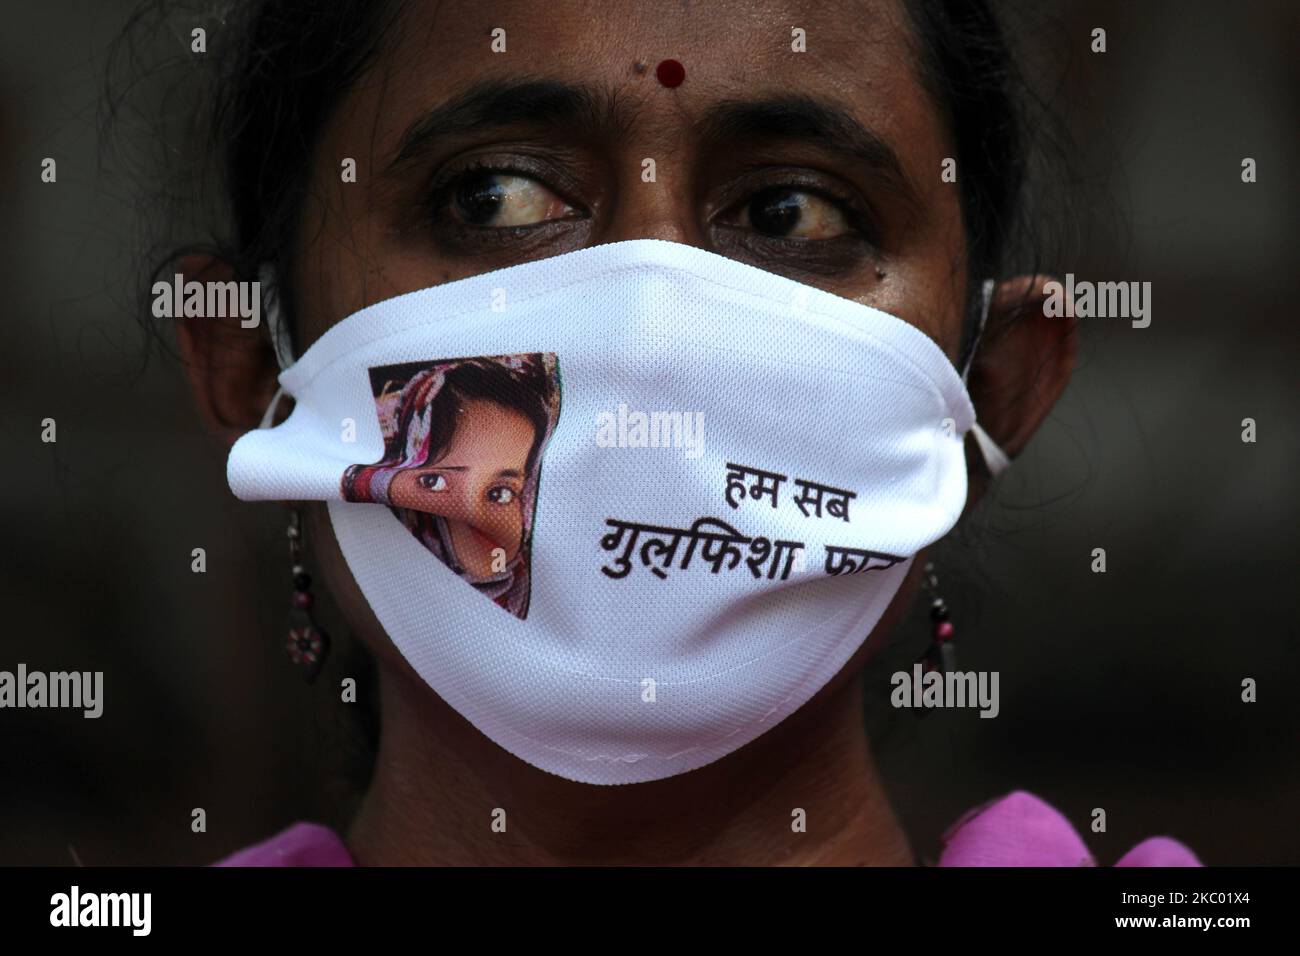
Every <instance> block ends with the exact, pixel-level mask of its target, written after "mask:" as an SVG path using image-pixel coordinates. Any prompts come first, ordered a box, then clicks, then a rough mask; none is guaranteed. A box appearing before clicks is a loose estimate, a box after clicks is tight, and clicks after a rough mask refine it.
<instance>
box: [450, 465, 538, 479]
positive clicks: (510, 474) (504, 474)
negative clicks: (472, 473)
mask: <svg viewBox="0 0 1300 956" xmlns="http://www.w3.org/2000/svg"><path fill="white" fill-rule="evenodd" d="M429 467H430V468H433V469H434V470H436V471H469V466H468V465H430V466H429ZM523 476H524V473H523V472H521V471H519V470H518V469H515V468H502V469H501V470H500V471H498V472H497V477H498V478H522V477H523Z"/></svg>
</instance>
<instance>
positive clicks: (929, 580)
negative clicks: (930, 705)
mask: <svg viewBox="0 0 1300 956" xmlns="http://www.w3.org/2000/svg"><path fill="white" fill-rule="evenodd" d="M921 586H922V587H924V588H925V592H926V594H928V595H929V596H930V621H931V622H932V623H933V624H934V631H933V638H934V639H933V640H932V641H931V642H930V646H929V647H928V648H927V649H926V651H925V653H924V654H922V655H921V658H920V660H918V661H917V663H918V664H920V665H921V669H922V671H923V672H926V673H928V672H929V671H938V672H939V673H940V674H946V673H949V672H951V671H954V670H956V668H957V649H956V648H955V647H954V646H953V641H952V637H953V633H954V630H953V626H952V621H950V620H948V604H947V602H945V601H944V599H943V598H942V597H940V596H939V576H938V575H937V574H935V573H934V564H933V563H932V562H928V561H927V562H926V565H925V567H924V568H922V569H921Z"/></svg>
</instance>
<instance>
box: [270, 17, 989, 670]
mask: <svg viewBox="0 0 1300 956" xmlns="http://www.w3.org/2000/svg"><path fill="white" fill-rule="evenodd" d="M796 27H797V28H799V29H800V30H801V31H803V36H804V37H806V51H807V52H794V51H793V50H792V43H794V42H795V36H794V34H792V30H793V28H796ZM497 28H500V29H503V30H504V31H505V50H504V52H493V31H494V30H496V29H497ZM909 29H910V28H909V26H908V25H907V22H906V20H905V18H904V13H903V11H902V9H901V8H900V7H899V6H898V5H897V4H895V3H893V2H884V0H853V2H847V0H843V2H841V0H816V2H812V0H808V2H800V0H730V2H727V3H689V2H683V0H639V2H638V3H636V4H635V5H632V4H627V5H623V4H610V5H602V7H601V10H600V17H594V16H593V15H592V8H591V6H590V5H588V4H579V3H556V2H555V0H510V2H494V0H460V2H443V3H426V2H418V0H416V2H412V3H410V4H408V5H407V7H406V8H405V9H404V11H403V12H402V14H401V18H400V20H399V22H398V25H397V27H396V29H394V30H392V31H390V32H389V33H388V35H387V38H386V39H385V41H384V44H383V45H382V47H381V52H380V53H379V55H378V57H377V59H376V61H375V63H374V65H373V66H372V68H371V69H370V71H369V72H368V73H367V74H366V75H365V76H364V77H363V78H362V80H361V81H360V83H359V84H358V85H357V87H356V88H355V89H354V90H353V91H352V92H351V93H349V94H348V95H347V96H346V97H345V98H344V100H343V102H342V103H341V105H340V107H339V108H338V109H337V111H336V112H335V114H334V115H333V116H332V117H331V119H330V120H329V121H328V123H327V125H326V127H325V129H324V132H323V136H322V138H321V140H320V142H319V144H318V146H317V148H316V150H315V154H314V158H313V164H312V168H311V171H310V175H311V183H310V184H309V188H308V199H307V201H306V204H305V208H304V212H303V216H302V220H301V223H300V227H299V230H298V240H297V241H298V248H299V256H298V257H297V260H296V261H297V265H296V273H295V275H294V281H295V283H296V290H297V292H298V295H297V299H296V302H297V305H298V313H297V321H298V323H299V336H300V339H301V341H300V343H299V346H300V348H303V349H305V348H306V347H307V346H309V345H310V344H311V343H312V342H313V341H314V340H315V339H316V338H318V337H319V336H320V335H321V334H322V333H323V332H324V331H325V330H326V329H327V328H329V327H330V326H331V325H333V324H334V323H336V322H339V321H340V320H342V319H343V318H345V317H346V316H348V315H350V314H351V313H353V312H355V311H356V310H358V309H360V308H362V307H364V306H366V305H368V304H371V303H374V302H377V301H380V300H383V299H386V298H389V297H391V296H395V295H398V294H401V293H405V292H409V291H412V290H415V289H421V288H425V287H427V286H430V285H435V284H439V283H443V282H449V281H452V280H455V279H460V278H464V277H467V276H471V275H475V274H478V273H482V272H486V271H488V270H492V269H499V268H502V267H506V266H510V265H514V264H517V263H520V262H524V261H527V260H532V259H539V258H544V257H549V256H554V255H558V254H561V253H564V252H567V251H570V250H574V249H578V248H581V247H584V246H591V245H596V244H600V243H607V242H615V241H619V240H626V239H636V238H657V239H665V240H670V241H673V242H679V243H686V244H690V245H694V246H698V247H701V248H704V249H707V250H710V251H714V252H717V253H719V254H722V255H725V256H729V257H732V258H735V259H738V260H742V261H744V262H746V263H749V264H752V265H754V266H757V267H759V268H762V269H765V270H768V271H770V272H775V273H779V274H782V275H784V276H787V277H789V278H792V279H794V280H797V281H800V282H803V283H806V284H809V285H813V286H817V287H820V288H822V289H825V290H828V291H831V292H833V293H836V294H838V295H840V296H843V297H846V298H850V299H854V300H856V301H859V302H862V303H866V304H869V305H872V306H875V307H877V308H879V309H882V310H884V311H886V312H889V313H892V314H893V315H896V316H899V317H900V318H902V319H903V320H904V321H906V322H909V323H911V324H912V325H914V326H916V327H917V328H919V329H921V330H922V331H924V332H925V333H926V334H928V335H929V336H931V337H932V338H933V339H934V340H935V341H936V342H937V343H938V344H939V345H940V346H941V347H942V348H943V349H944V350H945V351H946V352H947V353H948V354H949V356H955V354H956V351H957V348H958V345H959V342H960V337H961V326H962V316H963V312H964V309H963V306H964V302H965V296H966V288H965V287H966V282H965V272H966V265H965V262H966V260H965V238H964V233H963V228H962V219H961V209H960V205H959V193H958V188H959V187H958V186H957V185H956V184H953V183H945V182H943V181H942V179H941V171H942V162H943V160H944V158H945V157H948V156H951V155H953V153H954V150H953V147H952V146H951V145H950V144H949V143H948V141H947V138H946V132H945V127H944V125H943V123H942V121H941V120H940V116H939V113H938V111H937V109H936V106H935V104H934V103H933V102H932V101H931V99H930V98H929V96H928V95H927V93H926V91H925V90H924V89H923V87H922V84H921V81H920V80H919V78H918V75H917V73H916V65H915V64H916V56H915V54H914V52H913V50H912V48H911V46H910V33H909ZM498 36H499V34H498ZM669 58H671V59H676V60H678V61H680V62H681V64H682V65H683V66H684V68H685V81H684V82H683V83H682V84H681V85H680V86H678V87H676V88H672V89H670V88H667V87H665V86H663V85H662V84H661V83H660V82H659V81H658V80H657V78H656V66H657V65H658V64H659V62H660V61H662V60H664V59H669ZM347 159H352V160H354V161H355V163H356V178H355V182H343V181H342V177H341V176H340V170H341V164H342V163H343V162H344V161H345V160H347ZM651 171H652V172H653V175H651ZM960 175H961V171H960V170H958V176H960ZM609 321H610V322H611V324H613V323H617V322H618V321H619V317H618V315H617V314H613V313H611V315H610V318H609ZM834 413H835V412H834V410H833V409H828V410H827V414H834ZM501 414H502V413H501V412H491V411H484V413H483V414H482V416H481V417H480V416H477V415H476V416H475V417H476V420H477V424H476V426H475V428H476V430H478V429H480V428H481V430H482V431H483V432H484V433H485V434H493V435H496V436H498V437H499V439H500V441H501V444H500V446H499V447H497V446H495V445H494V446H493V447H494V451H493V454H492V455H491V456H487V457H485V458H483V460H482V461H481V462H479V463H477V464H476V465H474V466H473V467H474V468H475V469H476V470H475V472H474V477H473V479H472V480H470V476H469V473H468V472H466V473H452V472H449V471H447V469H446V468H445V467H444V468H443V469H442V470H441V471H440V470H439V469H438V468H431V469H426V470H425V471H424V472H423V474H422V475H419V474H412V475H410V476H409V477H404V478H403V479H402V483H401V485H400V486H398V487H397V489H396V490H397V491H398V493H399V494H404V495H408V496H409V498H408V500H409V501H411V502H412V503H414V502H416V501H417V500H418V501H420V502H422V503H423V505H424V506H428V508H427V510H435V511H436V510H438V508H439V507H441V506H438V505H436V504H434V503H433V499H436V498H438V496H440V495H445V494H448V493H454V494H456V495H457V496H459V497H458V499H457V500H458V504H457V505H456V507H457V509H460V511H459V512H458V513H461V514H464V515H465V516H466V520H464V521H463V522H462V523H461V524H460V525H459V526H460V527H461V528H462V530H461V531H460V532H458V534H459V537H458V538H457V540H456V541H455V545H456V548H457V550H458V552H459V553H460V554H461V555H462V558H463V559H465V560H473V561H478V562H481V561H482V560H483V557H484V554H485V549H487V550H486V553H488V554H490V549H488V542H487V541H480V540H478V539H477V538H476V537H475V536H474V535H473V533H472V532H470V531H469V528H470V526H471V525H475V526H479V525H478V524H477V521H471V520H469V519H468V515H469V514H471V513H473V514H476V515H479V516H486V515H488V514H490V513H494V512H493V510H492V509H493V503H492V502H491V501H490V499H486V498H485V497H484V495H485V489H486V488H487V482H489V481H491V480H493V479H492V477H491V475H492V470H493V468H496V467H497V466H499V465H505V464H507V459H509V464H511V465H513V466H514V468H513V469H505V468H499V469H498V473H499V472H500V471H504V470H520V467H519V466H521V464H522V461H523V455H524V448H525V444H526V442H525V440H524V429H523V425H522V423H519V422H515V423H513V425H510V426H508V427H507V426H506V425H505V424H504V423H503V422H498V423H496V424H495V425H492V426H491V427H489V419H490V418H492V417H493V416H500V415H501ZM507 433H509V438H508V440H507ZM529 438H530V439H531V436H529ZM470 440H471V433H470V432H468V431H467V432H465V433H463V435H458V440H457V442H456V445H455V446H454V447H453V449H452V450H451V451H449V452H448V456H447V458H446V459H444V461H443V462H441V463H440V465H443V466H446V465H448V464H449V463H453V464H463V463H464V462H462V461H461V459H460V457H459V456H460V455H461V451H462V445H463V448H464V450H465V453H466V454H468V453H469V452H468V449H469V448H470V447H471V445H470ZM475 440H480V439H477V438H476V439H475ZM498 452H499V459H500V460H497V458H498ZM477 454H478V452H475V455H477ZM489 457H490V458H492V459H493V460H492V461H490V462H489V461H488V460H487V459H488V458H489ZM466 460H468V459H466ZM435 475H441V476H442V477H443V478H445V479H446V480H447V482H448V484H447V485H446V488H445V489H443V486H441V485H438V486H437V488H435V487H434V486H433V485H429V484H421V483H420V482H421V481H422V479H423V478H424V477H426V476H428V477H429V480H430V481H433V482H434V483H435V485H436V483H437V481H438V479H437V478H435V477H432V476H435ZM462 477H463V478H465V479H466V482H465V484H464V485H458V484H457V480H458V479H460V478H462ZM412 506H414V504H413V505H412ZM475 509H477V510H475ZM502 511H503V512H504V511H509V514H510V517H509V518H508V519H506V518H502V519H500V520H501V521H502V523H503V525H502V526H504V525H505V524H508V525H509V526H508V527H506V532H505V533H503V536H501V537H498V536H497V535H494V534H491V535H489V537H492V538H494V539H495V541H503V540H504V539H506V538H509V540H511V541H517V536H515V535H514V533H513V529H514V528H517V527H518V521H519V518H518V515H517V509H515V508H513V507H511V508H508V509H505V508H503V509H502ZM312 514H313V517H314V519H315V520H314V525H315V541H316V550H317V553H318V559H319V560H320V562H321V564H322V566H323V569H324V570H325V572H326V575H327V577H328V579H329V587H330V588H331V592H332V594H333V595H334V597H335V599H336V600H337V601H338V602H339V603H340V605H341V606H342V607H343V609H344V611H345V613H346V614H347V615H348V617H349V619H350V622H351V623H352V625H353V627H354V629H355V630H356V631H357V632H358V633H359V634H361V635H362V636H363V637H365V638H366V640H367V643H368V644H369V645H370V646H371V647H372V649H374V650H375V652H376V653H377V654H379V655H380V656H381V657H383V658H384V659H386V660H387V661H388V662H389V663H390V664H392V665H393V666H395V667H398V668H403V667H404V666H405V664H404V662H403V661H402V659H401V657H400V655H398V654H397V653H396V651H395V649H394V648H393V646H392V645H391V643H390V642H389V641H388V640H387V638H386V636H385V635H384V634H383V631H382V629H381V628H380V625H379V623H378V622H377V621H376V620H375V618H374V615H373V613H372V612H371V610H370V608H369V606H368V605H367V604H366V602H365V600H364V598H363V597H362V596H361V594H360V592H359V590H358V588H357V587H356V584H355V582H354V581H353V580H352V578H351V575H350V574H349V572H348V570H347V567H346V565H345V563H344V562H343V560H342V558H341V555H340V554H339V552H338V545H337V543H336V542H335V540H334V537H333V533H332V529H331V528H330V525H329V522H328V521H327V520H325V519H324V518H323V517H322V514H323V507H320V506H317V507H315V508H314V509H313V512H312ZM484 520H486V519H484ZM494 527H496V526H495V525H494ZM471 556H472V557H471ZM907 599H908V595H907V594H906V593H900V596H899V599H898V600H896V601H895V607H894V608H892V609H891V613H889V614H887V616H886V618H885V619H884V620H883V621H882V623H881V625H880V626H881V627H882V628H889V627H892V626H893V623H894V620H895V619H896V616H897V614H898V613H900V610H899V609H900V608H901V607H903V606H905V603H906V601H907ZM865 649H866V648H865V645H864V648H863V650H864V651H865ZM860 663H861V659H855V661H853V662H850V664H849V665H848V666H847V667H846V668H845V673H847V672H851V671H852V670H853V669H854V668H856V667H858V666H860ZM841 676H843V674H842V675H841ZM829 689H830V688H828V690H829Z"/></svg>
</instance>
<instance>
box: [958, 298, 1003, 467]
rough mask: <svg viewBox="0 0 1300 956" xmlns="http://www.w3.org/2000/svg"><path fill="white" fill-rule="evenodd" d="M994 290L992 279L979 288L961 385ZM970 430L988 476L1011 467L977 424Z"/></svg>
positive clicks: (987, 317)
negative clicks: (977, 315) (977, 314)
mask: <svg viewBox="0 0 1300 956" xmlns="http://www.w3.org/2000/svg"><path fill="white" fill-rule="evenodd" d="M996 288H997V282H996V281H995V280H993V279H985V280H984V282H983V283H982V284H981V286H980V321H979V326H978V327H977V328H976V329H975V342H974V344H973V345H972V346H971V350H970V355H969V356H968V357H967V359H966V367H965V368H964V369H962V370H961V380H962V383H963V384H965V382H966V380H967V378H968V377H969V376H970V368H971V365H972V364H974V362H975V350H976V349H978V348H979V344H980V340H981V339H982V338H983V337H984V326H985V324H986V323H987V322H988V320H989V306H990V305H991V304H992V302H993V290H994V289H996ZM970 430H971V434H972V435H974V436H975V444H976V445H977V446H978V447H979V450H980V454H981V455H983V456H984V465H985V467H986V468H988V470H989V474H991V475H994V476H997V475H1000V474H1001V473H1002V472H1004V471H1006V470H1007V469H1008V468H1010V467H1011V459H1010V458H1009V457H1007V453H1006V452H1004V451H1003V450H1002V449H1001V448H999V447H998V443H997V442H995V441H994V440H993V439H992V438H991V437H990V436H989V433H988V432H986V431H985V430H984V429H983V428H981V427H980V424H979V422H976V423H975V424H974V425H972V426H971V429H970Z"/></svg>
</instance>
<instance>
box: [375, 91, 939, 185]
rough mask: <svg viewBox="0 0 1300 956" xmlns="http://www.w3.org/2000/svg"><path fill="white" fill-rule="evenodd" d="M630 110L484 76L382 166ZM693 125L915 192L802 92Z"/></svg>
mask: <svg viewBox="0 0 1300 956" xmlns="http://www.w3.org/2000/svg"><path fill="white" fill-rule="evenodd" d="M635 112H636V108H635V107H634V106H632V105H630V104H627V103H624V102H622V100H621V98H620V97H619V94H618V92H617V90H614V89H609V88H601V87H592V86H586V85H582V84H571V83H565V82H562V81H558V80H546V79H539V78H529V77H522V78H514V79H509V80H489V81H485V82H482V83H479V84H476V85H475V86H473V87H471V88H470V89H468V90H466V91H465V92H463V93H461V94H459V95H457V96H455V97H453V98H452V99H451V100H449V101H448V102H446V103H444V104H443V105H441V106H438V107H436V108H434V109H433V110H431V111H429V112H428V113H425V114H424V115H423V116H421V117H420V118H419V119H417V120H415V122H413V123H412V124H411V125H410V126H409V127H407V129H406V131H405V133H404V134H403V135H402V138H401V141H400V143H399V145H398V148H397V151H396V155H395V157H394V159H393V160H392V162H391V163H389V165H388V167H387V170H386V171H387V172H390V173H391V172H393V171H394V170H396V169H398V168H399V167H402V166H404V165H406V164H407V163H409V162H410V161H412V160H413V159H416V158H417V157H418V156H419V155H421V154H422V153H424V152H425V151H426V150H427V149H428V148H429V147H431V146H432V145H433V144H434V143H436V142H437V141H439V140H441V139H445V138H449V137H453V136H458V135H463V134H465V133H469V132H473V131H481V130H485V129H497V128H502V127H507V126H514V125H522V124H527V125H531V126H544V125H555V126H559V125H570V126H574V127H577V128H581V129H583V130H584V131H586V132H590V133H593V134H597V135H604V136H606V137H610V138H615V139H616V138H618V137H621V136H625V135H626V134H627V132H628V131H629V130H630V128H631V125H632V121H633V120H634V119H635ZM694 131H695V133H696V134H697V135H698V136H700V137H701V138H703V139H705V140H710V141H729V140H748V141H754V140H778V141H779V140H799V141H804V142H811V143H812V144H813V145H815V146H816V147H817V148H818V149H821V150H823V151H825V152H830V153H837V154H839V155H841V156H843V157H845V158H847V159H850V160H852V161H854V162H859V163H864V164H866V166H867V167H868V168H870V169H871V170H872V171H873V172H874V173H875V174H877V175H878V176H881V177H882V178H884V179H885V180H887V181H888V182H890V183H891V184H892V185H893V186H895V187H896V188H897V189H898V190H899V191H900V192H903V193H904V194H905V195H907V196H910V197H911V198H915V197H916V193H915V190H913V189H912V187H911V183H910V181H909V179H908V177H907V175H906V174H905V173H904V171H903V164H902V162H901V161H900V160H899V157H898V153H897V152H896V151H895V150H894V148H893V147H892V146H890V145H889V143H888V142H886V141H885V140H884V139H883V138H882V137H881V136H880V135H879V134H878V133H876V132H874V131H872V130H871V129H869V128H867V127H866V126H864V125H863V124H861V123H860V122H858V121H857V120H856V119H855V118H854V117H853V115H852V113H850V112H849V110H847V109H846V108H844V107H843V106H841V105H839V104H837V103H835V102H833V101H831V100H827V99H823V98H820V97H814V96H807V95H777V96H770V97H762V98H759V99H752V100H739V99H729V100H724V101H722V102H720V103H716V104H714V105H713V106H711V107H710V108H709V109H708V110H707V111H706V112H705V114H704V115H703V117H702V118H701V119H700V120H699V121H697V122H696V123H695V124H694Z"/></svg>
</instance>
